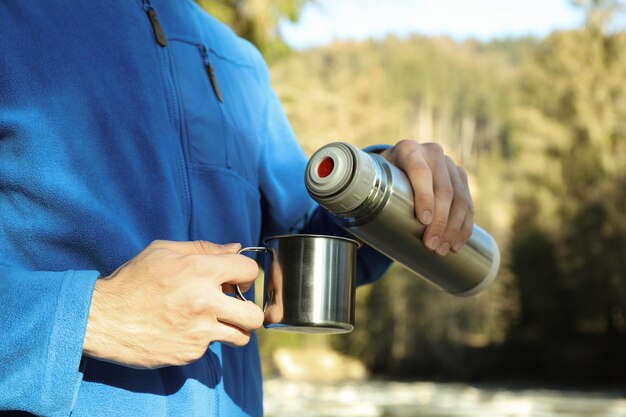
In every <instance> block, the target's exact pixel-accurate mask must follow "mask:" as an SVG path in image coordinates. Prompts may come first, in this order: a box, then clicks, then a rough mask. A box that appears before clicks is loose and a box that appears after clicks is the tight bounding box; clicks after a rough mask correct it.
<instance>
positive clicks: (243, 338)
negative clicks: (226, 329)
mask: <svg viewBox="0 0 626 417" xmlns="http://www.w3.org/2000/svg"><path fill="white" fill-rule="evenodd" d="M248 342H250V334H249V333H247V332H245V333H244V332H241V333H239V334H238V335H237V336H235V338H234V340H233V344H234V345H236V346H245V345H247V344H248Z"/></svg>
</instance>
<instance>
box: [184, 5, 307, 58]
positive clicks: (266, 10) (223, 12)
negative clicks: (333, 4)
mask: <svg viewBox="0 0 626 417" xmlns="http://www.w3.org/2000/svg"><path fill="white" fill-rule="evenodd" d="M196 1H197V3H198V4H199V5H200V6H201V7H202V8H203V9H205V10H206V11H207V12H209V13H210V14H212V15H213V16H215V17H216V18H217V19H219V20H221V21H222V22H224V23H226V24H227V25H229V26H230V27H231V28H232V29H233V30H234V31H235V32H237V34H238V35H240V36H242V37H244V38H246V39H248V40H249V41H250V42H252V43H253V44H255V45H256V46H257V48H259V50H260V51H261V53H262V54H263V55H264V56H265V58H266V59H267V60H268V61H270V62H271V61H274V60H275V59H277V58H280V57H282V56H284V55H286V54H287V53H288V52H289V48H288V47H287V45H286V44H285V43H284V42H283V40H282V39H281V37H280V34H279V31H278V24H279V22H280V20H281V19H288V20H290V21H292V22H295V21H297V20H298V17H299V16H300V11H301V9H302V7H303V6H304V5H305V4H306V3H307V2H309V1H310V0H196Z"/></svg>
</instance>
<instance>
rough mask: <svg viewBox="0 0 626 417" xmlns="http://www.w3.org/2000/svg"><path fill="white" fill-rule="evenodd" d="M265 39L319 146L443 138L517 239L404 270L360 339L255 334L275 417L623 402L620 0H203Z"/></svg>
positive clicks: (625, 288) (625, 272)
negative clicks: (445, 277)
mask: <svg viewBox="0 0 626 417" xmlns="http://www.w3.org/2000/svg"><path fill="white" fill-rule="evenodd" d="M198 2H199V3H200V5H201V6H202V7H204V8H205V9H206V10H208V11H209V12H210V13H212V14H213V15H214V16H216V17H218V18H219V19H221V20H223V21H224V22H226V23H227V24H228V25H230V26H231V27H232V28H233V29H234V30H235V31H237V32H238V33H239V34H240V35H242V36H244V37H246V38H247V39H249V40H250V41H252V42H253V43H254V44H256V45H257V47H258V48H259V49H260V50H261V51H262V53H263V54H264V56H265V57H266V59H267V61H268V63H269V65H270V71H271V74H272V80H273V84H274V88H275V89H276V91H277V93H278V95H279V97H280V98H281V100H282V102H283V105H284V107H285V110H286V112H287V114H288V116H289V118H290V120H291V123H292V126H293V128H294V130H295V132H296V135H297V136H298V138H299V140H300V142H301V143H302V146H303V147H304V149H305V150H306V152H307V153H308V154H309V155H310V154H311V153H312V152H313V151H315V150H316V149H317V148H319V147H320V146H322V145H324V144H326V143H328V142H332V141H335V140H344V141H348V142H351V143H354V144H356V145H358V146H361V147H363V146H366V145H370V144H375V143H395V142H396V141H397V140H398V139H402V138H413V139H416V140H419V141H434V142H438V143H441V144H442V145H443V146H444V147H445V149H446V151H447V153H448V154H450V155H451V156H452V157H453V158H454V159H455V160H456V161H457V163H459V164H461V165H463V166H464V167H465V168H466V169H467V171H468V172H469V174H470V177H471V178H470V179H471V182H470V185H471V189H472V192H473V196H474V201H475V206H476V221H477V223H478V224H480V225H481V226H482V227H483V228H485V229H486V230H488V231H489V232H490V233H491V234H492V235H494V236H495V237H496V239H497V241H498V242H499V244H500V246H501V249H502V253H503V257H504V259H503V265H502V268H501V271H500V274H499V276H498V279H497V281H496V282H495V284H494V285H493V286H492V287H491V288H490V289H488V290H487V291H485V292H484V293H482V294H480V295H478V296H476V297H473V298H469V299H459V298H455V297H453V296H450V295H447V294H444V293H441V292H439V291H438V290H436V289H434V288H432V287H431V286H429V285H428V284H426V283H425V282H423V281H421V280H420V279H418V278H416V277H414V276H412V275H411V274H410V273H408V272H406V271H405V270H403V269H402V268H401V267H393V268H392V269H391V270H390V271H389V272H388V274H387V276H386V277H385V278H384V279H382V280H380V281H379V282H378V283H376V284H375V285H371V286H367V287H363V288H359V290H358V292H357V314H356V329H355V330H354V331H353V332H352V333H351V334H348V335H341V336H319V335H310V336H304V335H295V334H281V333H272V332H269V331H260V332H259V338H260V341H261V355H262V359H263V365H264V374H265V380H266V381H265V382H266V383H265V392H266V394H265V395H266V401H265V408H266V413H267V415H268V416H283V415H285V416H287V415H289V416H292V415H294V414H296V413H297V414H298V415H300V416H339V415H346V416H348V415H350V416H362V415H363V416H365V415H367V416H370V415H371V416H460V415H463V416H565V415H572V416H602V417H605V416H626V396H625V395H626V216H625V215H624V210H625V209H626V192H625V190H626V32H625V30H626V18H625V15H624V10H623V9H624V6H625V5H624V3H622V2H620V1H615V0H577V1H573V2H571V1H560V0H543V1H542V0H528V1H524V2H519V1H512V0H501V1H496V0H474V1H461V0H440V1H434V0H198Z"/></svg>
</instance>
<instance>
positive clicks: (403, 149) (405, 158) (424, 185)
mask: <svg viewBox="0 0 626 417" xmlns="http://www.w3.org/2000/svg"><path fill="white" fill-rule="evenodd" d="M393 149H394V151H393V154H391V155H384V156H385V157H388V158H390V159H391V162H392V163H394V164H395V165H396V166H397V167H398V168H400V169H402V170H403V171H404V172H405V173H406V175H407V176H408V177H409V181H410V182H411V186H412V187H413V194H414V197H415V216H416V217H417V218H418V220H419V221H420V222H421V223H422V224H425V225H427V224H430V223H431V221H432V219H433V211H434V208H435V200H434V195H433V177H432V171H431V168H430V167H429V165H428V163H427V161H426V159H424V156H423V155H422V152H421V148H420V147H419V145H418V144H417V143H415V142H413V141H407V140H404V141H400V142H398V144H397V145H396V146H395V147H394V148H393Z"/></svg>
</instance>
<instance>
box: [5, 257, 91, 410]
mask: <svg viewBox="0 0 626 417" xmlns="http://www.w3.org/2000/svg"><path fill="white" fill-rule="evenodd" d="M98 275H99V274H98V272H96V271H64V272H33V271H26V270H22V269H19V268H16V267H10V266H6V265H0V306H1V308H0V328H1V330H0V410H21V411H27V412H29V413H32V414H36V415H43V416H68V415H69V414H70V412H71V410H72V407H73V404H74V401H75V399H76V395H77V393H78V388H79V385H80V382H81V380H82V373H81V372H80V371H79V365H80V361H81V356H82V346H83V340H84V336H85V329H86V326H87V318H88V315H89V306H90V302H91V295H92V293H93V286H94V284H95V281H96V279H97V277H98Z"/></svg>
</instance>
